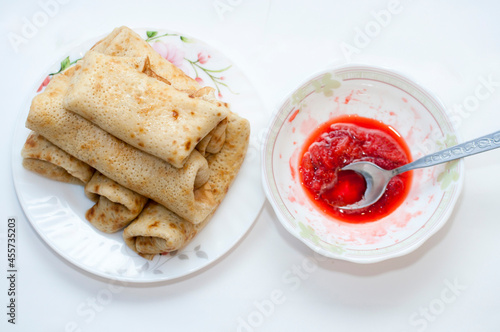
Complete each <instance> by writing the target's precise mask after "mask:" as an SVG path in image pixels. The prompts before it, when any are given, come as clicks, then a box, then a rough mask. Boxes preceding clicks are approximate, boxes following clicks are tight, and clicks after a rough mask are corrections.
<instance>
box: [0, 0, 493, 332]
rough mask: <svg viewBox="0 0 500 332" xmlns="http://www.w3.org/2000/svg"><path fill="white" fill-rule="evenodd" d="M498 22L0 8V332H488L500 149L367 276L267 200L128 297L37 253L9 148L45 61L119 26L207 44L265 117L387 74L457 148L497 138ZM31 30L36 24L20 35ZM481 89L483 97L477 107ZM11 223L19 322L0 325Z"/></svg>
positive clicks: (471, 168) (334, 11)
mask: <svg viewBox="0 0 500 332" xmlns="http://www.w3.org/2000/svg"><path fill="white" fill-rule="evenodd" d="M391 12H392V13H391ZM41 13H42V14H41ZM43 13H45V14H43ZM388 13H390V16H389V15H387V14H388ZM499 14H500V5H499V4H498V2H497V1H465V0H458V1H432V0H420V1H417V0H414V1H411V0H400V1H392V2H391V1H373V0H371V1H368V0H365V1H362V0H357V1H339V0H334V1H326V0H325V1H319V0H309V1H303V2H301V1H290V0H255V1H250V0H246V1H244V0H218V1H214V0H205V1H201V0H200V1H183V2H181V1H174V0H159V1H153V0H142V1H126V0H121V1H81V0H72V1H68V0H65V1H62V0H61V1H60V2H57V1H56V0H40V1H36V0H35V1H5V0H0V50H1V53H0V57H1V58H0V60H1V68H2V75H1V78H0V91H1V93H2V94H1V97H2V98H1V100H2V107H1V112H2V114H1V119H2V120H1V122H2V130H1V142H2V147H1V148H2V150H1V154H2V163H1V165H2V169H1V172H0V177H1V182H0V183H1V189H0V193H1V197H0V202H1V204H2V205H1V207H0V211H1V217H0V218H1V219H0V220H1V223H0V225H1V226H0V266H1V267H2V271H4V272H0V280H1V281H0V308H1V309H0V330H2V331H72V330H75V331H119V330H121V331H132V330H153V329H155V330H169V331H246V332H249V331H472V330H474V331H498V330H499V329H500V315H499V314H498V313H499V311H500V299H499V298H500V283H499V282H498V280H499V277H500V267H499V266H500V241H499V238H500V218H499V215H500V189H499V188H500V175H499V173H500V150H496V151H492V152H489V153H486V154H482V155H477V156H474V157H471V158H469V159H467V160H466V180H465V186H464V190H463V193H462V196H461V198H460V200H459V202H458V206H457V207H456V210H455V212H454V213H453V215H452V217H451V218H450V220H449V222H448V223H447V224H446V225H445V226H444V228H443V229H441V230H440V231H439V232H438V233H437V234H436V235H435V236H433V237H432V238H431V239H430V240H429V241H428V242H426V243H425V244H424V245H423V246H422V247H421V248H419V249H418V250H417V251H415V252H413V253H411V254H409V255H407V256H404V257H401V258H396V259H392V260H389V261H385V262H382V263H378V264H373V265H357V264H354V263H348V262H343V261H337V260H329V259H321V258H319V257H317V256H315V255H314V254H313V252H312V251H311V250H309V249H308V248H306V247H305V246H304V245H302V243H301V242H299V241H298V240H296V239H295V238H294V237H292V236H291V235H289V234H288V233H287V232H286V231H285V230H284V229H283V228H282V226H281V224H280V223H279V222H278V220H277V218H276V216H275V214H274V212H273V211H272V208H271V207H270V205H269V204H268V203H266V204H265V205H264V207H263V210H262V212H261V213H260V215H259V217H258V219H257V220H256V223H255V224H254V226H253V227H252V228H251V229H250V231H249V232H248V234H247V235H246V236H245V237H244V238H243V239H242V241H240V242H239V243H238V244H237V245H236V246H235V247H234V248H233V250H231V251H230V252H228V253H227V254H226V255H225V256H223V257H222V258H221V259H219V260H218V261H216V262H215V263H214V264H211V265H210V266H209V267H207V268H205V269H203V270H202V271H199V272H197V273H195V274H193V275H191V276H188V277H185V278H182V279H178V280H175V281H171V282H162V283H158V284H153V285H143V286H140V285H139V286H138V285H126V284H122V283H110V282H109V281H108V280H104V279H100V278H98V277H94V276H93V275H90V274H88V273H86V272H84V271H81V270H79V269H78V268H75V267H74V266H73V265H71V264H70V263H67V262H66V261H64V260H63V259H62V258H60V257H59V256H58V255H57V254H55V253H54V252H53V251H52V250H51V249H50V248H49V247H48V246H47V245H46V244H44V243H43V242H42V240H41V238H40V237H39V236H38V235H37V234H36V233H35V231H34V229H33V228H32V227H31V226H30V224H29V222H28V221H27V220H26V217H25V216H24V214H23V211H22V209H21V207H20V205H19V203H18V201H17V198H16V194H15V191H14V187H13V182H12V175H11V169H12V166H11V148H10V146H11V137H12V135H13V126H14V123H15V121H16V117H17V114H18V112H20V110H21V107H22V106H23V105H24V104H25V102H26V100H25V99H26V95H28V94H29V92H30V91H32V89H33V88H34V87H35V85H36V84H39V83H40V82H39V81H38V80H39V79H40V78H42V76H43V75H44V74H46V70H47V68H48V66H50V65H52V64H53V63H54V62H55V61H56V60H57V59H60V58H61V57H63V56H64V55H65V54H66V53H67V51H68V50H70V49H72V48H73V47H75V46H76V45H78V44H80V43H81V42H83V41H85V40H87V39H90V38H94V37H95V36H99V35H103V34H106V33H108V32H110V31H111V30H112V29H113V28H115V27H117V26H121V25H127V26H129V27H136V28H140V27H150V28H166V29H171V30H176V31H181V32H183V33H185V34H186V35H191V36H193V37H196V38H198V39H200V40H203V41H205V42H207V43H209V44H211V45H212V46H214V47H215V48H217V49H219V50H220V51H221V52H222V53H224V54H225V55H227V56H228V57H229V58H230V59H232V60H233V61H234V62H235V63H236V64H237V65H238V66H239V67H240V68H241V69H242V70H243V72H244V73H245V74H246V75H247V76H248V77H249V78H250V80H251V81H252V83H253V84H254V85H255V88H256V89H257V91H258V92H259V94H260V96H261V98H262V101H263V104H264V105H265V107H266V109H264V110H259V111H262V112H266V113H267V114H269V116H270V115H271V113H272V112H273V111H274V110H275V108H276V107H277V106H278V104H279V102H280V100H281V99H282V98H283V97H284V96H285V95H286V94H287V93H288V92H290V91H291V90H292V89H293V88H295V87H296V86H297V85H298V84H299V83H301V82H302V81H303V80H304V79H305V78H306V77H309V76H310V75H311V74H312V73H314V72H316V71H318V70H321V69H323V68H325V67H328V66H332V65H336V64H343V63H347V62H362V63H367V64H375V65H383V66H387V67H390V68H393V69H396V70H398V71H400V72H402V73H404V74H406V75H408V76H410V77H412V78H414V79H415V80H416V81H417V82H419V83H421V84H422V85H424V86H425V87H426V88H428V89H429V90H430V91H432V92H434V93H435V94H436V95H437V96H438V97H439V98H440V99H441V100H442V102H443V103H444V104H445V106H446V107H447V108H448V109H449V110H450V112H451V113H452V115H454V116H455V117H456V118H455V119H457V120H458V122H459V126H458V130H459V132H460V134H461V136H462V138H463V139H472V138H474V137H476V136H480V135H482V134H486V133H489V132H492V131H495V130H499V129H500V113H499V109H500V37H499V36H500V19H499ZM44 17H45V18H46V20H43V18H44ZM36 19H38V21H36ZM377 20H378V21H377ZM30 23H37V24H38V25H39V27H37V30H36V31H35V32H34V33H32V34H30V35H28V34H26V25H28V24H30ZM360 31H361V32H360ZM362 31H365V33H368V35H367V36H366V37H364V38H363V35H362ZM23 33H24V34H23ZM13 36H17V37H21V38H24V39H23V40H22V42H20V43H16V42H13V38H14V37H13ZM18 41H19V40H18ZM342 49H344V51H342ZM346 49H348V50H350V51H351V53H349V52H346V51H345V50H346ZM484 81H489V82H490V83H489V84H488V86H486V85H485V83H484ZM478 91H481V92H485V91H489V92H490V93H489V94H488V96H487V97H484V96H482V98H480V99H478V98H477V97H476V95H477V93H478ZM460 107H461V108H462V111H460V112H459V111H458V109H459V108H460ZM12 216H14V217H16V218H17V220H18V226H17V230H18V241H17V246H18V261H17V263H18V266H19V274H18V282H17V291H18V297H17V305H18V306H17V320H16V325H12V324H9V323H7V319H8V316H7V314H6V313H7V310H8V309H7V307H6V305H7V301H8V296H7V291H8V284H7V279H6V277H7V272H6V270H7V268H6V263H7V257H6V256H7V248H6V231H7V226H6V223H7V219H8V217H12ZM273 301H274V302H273Z"/></svg>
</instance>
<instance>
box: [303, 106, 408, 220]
mask: <svg viewBox="0 0 500 332" xmlns="http://www.w3.org/2000/svg"><path fill="white" fill-rule="evenodd" d="M301 156H302V157H301V159H300V161H299V167H298V168H299V174H300V180H301V183H302V186H303V187H304V189H305V192H306V193H307V195H308V196H309V198H310V199H311V201H312V202H313V203H314V204H315V205H316V207H318V208H319V209H320V210H322V211H323V212H324V213H326V214H328V215H330V216H332V217H334V218H335V219H338V220H342V221H345V222H350V223H364V222H370V221H375V220H379V219H381V218H383V217H385V216H387V215H389V214H390V213H392V212H393V211H394V210H396V209H397V207H398V206H400V205H401V203H402V202H403V201H404V200H405V198H406V196H407V194H408V192H409V190H410V185H411V179H412V172H411V171H410V172H406V173H403V174H400V175H397V176H395V177H394V178H392V179H391V181H390V182H389V184H388V186H387V189H386V191H385V193H384V195H383V196H382V197H381V198H380V199H379V200H378V201H377V202H376V203H374V204H373V205H371V206H368V207H366V208H363V209H356V210H345V209H342V207H341V206H342V205H349V204H354V203H356V202H357V201H359V200H360V199H361V198H362V197H363V194H364V192H365V190H366V183H365V180H364V178H363V176H361V175H360V174H358V173H356V172H354V171H340V169H341V168H342V167H344V166H346V165H348V164H351V163H353V162H355V161H370V162H372V163H375V164H376V165H378V166H380V167H382V168H384V169H387V170H390V169H394V168H397V167H399V166H402V165H404V164H407V163H409V162H411V154H410V151H409V148H408V146H407V144H406V142H405V141H404V139H403V138H402V137H401V135H399V134H398V133H397V132H396V131H395V130H394V129H393V128H392V127H390V126H388V125H386V124H384V123H382V122H380V121H377V120H374V119H369V118H365V117H360V116H357V115H350V116H341V117H338V118H334V119H331V120H329V121H327V122H326V123H323V124H322V125H320V126H319V127H318V128H317V129H316V130H315V131H314V132H312V133H311V135H310V136H309V137H308V139H307V140H306V142H305V144H304V146H303V149H302V152H301Z"/></svg>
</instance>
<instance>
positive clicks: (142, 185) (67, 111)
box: [22, 27, 250, 259]
mask: <svg viewBox="0 0 500 332" xmlns="http://www.w3.org/2000/svg"><path fill="white" fill-rule="evenodd" d="M26 127H27V128H28V129H30V130H32V132H31V134H30V135H29V137H28V139H27V140H26V143H25V145H24V147H23V150H22V156H23V165H24V167H25V168H27V169H29V170H32V171H34V172H37V173H39V174H42V175H44V176H47V177H49V178H52V179H55V180H59V181H65V182H70V183H79V184H83V185H84V186H85V189H84V190H85V194H86V195H87V197H89V198H90V199H92V200H93V201H95V205H94V206H93V207H92V208H90V209H89V210H88V211H87V213H86V219H87V220H88V221H89V222H90V223H91V224H92V225H94V226H95V227H96V228H97V229H99V230H100V231H103V232H107V233H113V232H117V231H120V230H122V229H123V237H124V240H125V243H126V244H127V245H128V246H129V247H130V248H131V249H132V250H134V251H135V252H137V253H138V254H139V255H141V256H143V257H145V258H147V259H152V258H153V257H154V256H155V255H156V254H162V253H166V252H171V251H175V250H178V249H181V248H182V247H184V246H185V245H186V244H187V243H188V242H189V241H190V240H191V239H192V238H193V237H194V236H195V235H196V234H197V233H198V232H199V231H200V230H201V229H202V228H203V227H204V226H205V225H206V224H207V222H208V221H209V219H210V217H211V216H212V215H213V214H214V212H215V211H216V209H217V207H218V206H219V204H220V203H221V201H222V199H223V198H224V196H225V195H226V193H227V191H228V189H229V186H230V185H231V183H232V181H233V180H234V178H235V176H236V174H237V173H238V171H239V169H240V166H241V164H242V162H243V159H244V156H245V154H246V150H247V147H248V140H249V135H250V126H249V123H248V121H247V120H245V119H243V118H241V117H239V116H238V115H237V114H235V113H233V112H231V111H230V109H229V106H228V105H227V104H226V103H223V102H221V101H218V100H217V99H216V98H215V97H214V90H213V89H212V88H209V87H203V88H202V87H200V86H199V85H198V83H197V82H196V81H195V80H193V79H192V78H190V77H189V76H187V75H186V74H185V73H184V72H182V71H181V70H180V69H179V68H177V67H175V66H174V65H173V64H171V63H170V62H168V61H167V60H165V59H164V58H162V57H161V56H160V55H159V54H158V53H156V52H155V51H154V49H153V48H152V47H151V46H150V45H149V44H148V43H147V42H145V41H144V40H143V39H142V38H141V37H140V36H139V35H137V34H136V33H135V32H134V31H132V30H130V29H129V28H127V27H121V28H117V29H115V30H114V31H113V32H112V33H111V34H110V35H109V36H107V37H106V38H104V39H103V40H101V41H99V42H98V43H97V44H95V45H94V46H93V47H92V49H91V50H89V51H88V52H87V53H86V54H85V55H84V57H83V58H82V59H81V60H80V61H78V62H77V63H76V65H75V66H73V67H70V68H68V69H66V70H65V71H63V72H62V73H60V74H57V75H55V76H54V77H53V78H52V79H51V81H50V83H49V84H48V85H47V87H46V89H45V90H44V92H43V93H40V94H38V95H37V96H36V97H35V98H34V99H33V101H32V104H31V108H30V112H29V115H28V119H27V121H26Z"/></svg>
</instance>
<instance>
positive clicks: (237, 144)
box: [123, 113, 250, 259]
mask: <svg viewBox="0 0 500 332" xmlns="http://www.w3.org/2000/svg"><path fill="white" fill-rule="evenodd" d="M226 134H227V139H226V141H225V143H224V146H223V147H222V149H221V151H220V152H219V153H217V154H213V155H210V156H209V157H208V159H207V160H208V167H209V168H210V172H211V176H210V179H209V180H208V182H207V183H206V184H205V185H204V186H206V187H209V188H211V191H210V192H211V195H212V199H213V201H214V203H215V204H216V207H217V206H218V205H219V204H220V203H221V202H222V200H223V199H224V197H225V195H226V193H227V191H228V190H229V187H230V185H231V183H232V182H233V180H234V178H235V177H236V175H237V173H238V172H239V170H240V167H241V164H242V163H243V160H244V157H245V154H246V151H247V148H248V140H249V135H250V125H249V123H248V121H247V120H245V119H243V118H241V117H239V116H238V115H236V114H233V113H231V114H230V115H229V116H228V123H227V133H226ZM214 212H215V209H214V210H213V211H212V213H210V214H209V215H208V216H207V218H206V219H205V220H204V221H203V222H201V223H199V224H197V225H190V224H191V223H189V222H188V221H186V220H183V219H182V218H181V217H179V216H177V215H176V214H174V213H172V212H171V211H169V210H167V209H165V208H163V207H161V206H157V205H155V203H154V202H153V203H148V205H147V206H146V207H145V208H144V210H143V211H142V212H141V214H140V215H139V216H138V217H137V219H136V220H134V221H133V222H132V223H131V224H130V225H129V226H127V227H126V228H125V230H124V231H123V238H124V240H125V243H126V244H127V245H128V246H129V247H130V248H131V249H132V250H134V251H135V252H137V253H138V254H139V255H141V256H143V257H144V258H147V259H152V258H153V256H154V255H156V254H160V253H165V252H169V251H174V250H179V249H181V248H183V247H184V246H185V245H186V244H188V243H189V241H191V239H192V238H193V237H194V236H195V235H196V234H197V233H198V232H199V231H200V230H201V229H202V228H203V227H204V226H205V225H206V224H207V223H208V222H209V220H210V218H211V216H212V214H213V213H214Z"/></svg>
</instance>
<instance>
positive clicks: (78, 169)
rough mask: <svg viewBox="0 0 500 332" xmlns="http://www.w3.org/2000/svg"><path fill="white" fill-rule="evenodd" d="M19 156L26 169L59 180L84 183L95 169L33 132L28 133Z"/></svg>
mask: <svg viewBox="0 0 500 332" xmlns="http://www.w3.org/2000/svg"><path fill="white" fill-rule="evenodd" d="M21 156H22V157H23V166H24V168H26V169H27V170H29V171H32V172H35V173H38V174H40V175H42V176H45V177H47V178H49V179H52V180H57V181H61V182H66V183H73V184H80V185H84V184H85V183H87V182H89V180H90V179H91V178H92V174H93V173H94V171H95V170H94V169H93V168H92V167H91V166H89V165H87V164H86V163H84V162H82V161H80V160H78V159H76V158H75V157H73V156H72V155H70V154H69V153H67V152H65V151H63V150H62V149H60V148H58V147H57V146H55V145H54V144H52V143H51V142H49V141H48V140H47V139H45V138H44V137H43V136H41V135H40V134H38V133H35V132H31V133H30V134H29V135H28V138H27V139H26V142H25V143H24V146H23V148H22V150H21Z"/></svg>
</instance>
